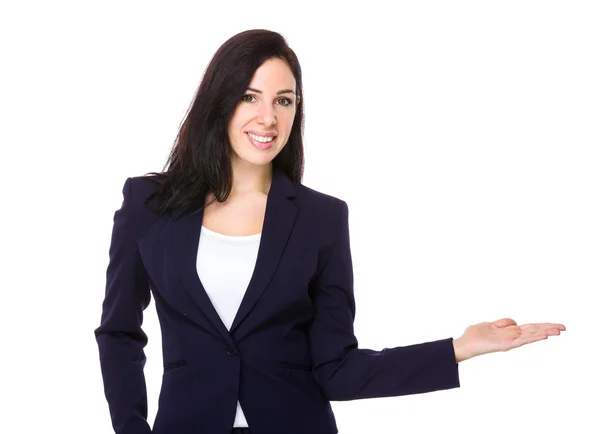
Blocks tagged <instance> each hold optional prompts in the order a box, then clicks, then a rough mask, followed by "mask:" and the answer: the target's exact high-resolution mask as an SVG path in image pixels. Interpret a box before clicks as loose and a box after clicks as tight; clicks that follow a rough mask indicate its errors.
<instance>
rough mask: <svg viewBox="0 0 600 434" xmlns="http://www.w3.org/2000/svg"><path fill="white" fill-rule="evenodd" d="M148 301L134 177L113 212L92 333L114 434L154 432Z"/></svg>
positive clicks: (146, 433) (148, 292) (147, 284)
mask: <svg viewBox="0 0 600 434" xmlns="http://www.w3.org/2000/svg"><path fill="white" fill-rule="evenodd" d="M149 303H150V287H149V281H148V275H147V273H146V270H145V268H144V265H143V264H142V260H141V257H140V254H139V250H138V247H137V241H136V227H135V216H134V205H133V201H132V195H131V178H127V180H126V181H125V185H124V186H123V203H122V205H121V208H120V209H118V210H117V211H116V212H115V215H114V225H113V230H112V238H111V243H110V249H109V264H108V268H107V271H106V292H105V296H104V301H103V303H102V317H101V321H100V326H99V327H98V328H97V329H96V330H94V334H95V336H96V341H97V343H98V349H99V352H100V366H101V369H102V378H103V381H104V394H105V396H106V400H107V401H108V406H109V409H110V417H111V420H112V425H113V428H114V430H115V433H116V434H150V433H151V432H152V430H151V429H150V426H149V424H148V422H147V420H146V419H147V416H148V406H147V395H146V382H145V378H144V365H145V363H146V356H145V354H144V347H145V346H146V344H147V343H148V338H147V336H146V334H145V333H144V332H143V331H142V328H141V326H142V316H143V315H142V313H143V311H144V309H146V307H148V304H149Z"/></svg>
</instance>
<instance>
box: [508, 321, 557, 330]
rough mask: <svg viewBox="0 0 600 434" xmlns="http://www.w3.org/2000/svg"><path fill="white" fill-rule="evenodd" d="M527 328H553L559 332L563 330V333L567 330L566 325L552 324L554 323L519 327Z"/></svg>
mask: <svg viewBox="0 0 600 434" xmlns="http://www.w3.org/2000/svg"><path fill="white" fill-rule="evenodd" d="M526 326H530V327H539V328H553V329H559V330H563V331H564V330H566V329H567V328H566V327H565V325H564V324H558V323H552V322H540V323H531V324H523V325H520V326H519V327H526Z"/></svg>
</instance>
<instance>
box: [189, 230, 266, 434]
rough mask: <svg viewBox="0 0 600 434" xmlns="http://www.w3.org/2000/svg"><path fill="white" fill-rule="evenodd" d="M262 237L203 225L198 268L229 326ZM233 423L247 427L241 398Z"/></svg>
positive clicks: (212, 299)
mask: <svg viewBox="0 0 600 434" xmlns="http://www.w3.org/2000/svg"><path fill="white" fill-rule="evenodd" d="M260 237H261V234H255V235H247V236H231V235H223V234H220V233H217V232H213V231H211V230H210V229H207V228H205V227H204V226H202V230H201V231H200V241H199V243H198V257H197V259H196V270H197V272H198V277H199V278H200V281H201V282H202V286H204V289H205V290H206V293H207V294H208V297H209V298H210V301H211V302H212V304H213V306H214V307H215V310H216V311H217V313H218V314H219V316H220V317H221V320H222V321H223V324H225V327H227V330H229V329H230V328H231V324H233V320H234V319H235V315H236V314H237V311H238V309H239V307H240V304H241V302H242V298H243V297H244V294H245V293H246V288H247V287H248V283H250V278H251V277H252V273H254V267H255V265H256V257H257V256H258V246H259V244H260ZM233 427H234V428H236V427H240V428H242V427H248V422H247V421H246V417H245V416H244V412H243V411H242V407H241V406H240V402H239V401H238V403H237V410H236V413H235V420H234V422H233Z"/></svg>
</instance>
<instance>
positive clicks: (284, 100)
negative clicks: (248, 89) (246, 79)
mask: <svg viewBox="0 0 600 434" xmlns="http://www.w3.org/2000/svg"><path fill="white" fill-rule="evenodd" d="M252 98H254V95H252V94H249V93H247V94H246V95H244V96H243V97H242V101H245V102H252ZM277 101H278V102H279V103H280V104H281V105H282V106H284V107H287V106H289V105H291V104H292V100H291V99H289V98H279V99H278V100H277Z"/></svg>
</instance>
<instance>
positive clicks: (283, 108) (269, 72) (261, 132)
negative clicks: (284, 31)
mask: <svg viewBox="0 0 600 434" xmlns="http://www.w3.org/2000/svg"><path fill="white" fill-rule="evenodd" d="M295 115H296V79H295V78H294V75H293V74H292V71H291V70H290V68H289V66H288V65H287V63H286V62H285V61H283V60H281V59H278V58H276V59H269V60H267V61H265V62H264V63H263V64H262V65H261V66H260V67H259V68H258V69H257V70H256V72H255V73H254V76H253V77H252V80H251V81H250V85H249V87H248V89H247V90H246V94H245V95H244V96H243V98H242V100H241V101H240V103H239V104H238V106H237V108H236V109H235V112H234V114H233V117H232V119H231V121H230V122H229V126H228V134H229V142H230V143H231V147H232V148H233V153H234V155H233V164H234V165H239V164H250V165H257V166H263V165H266V164H269V163H270V162H271V161H272V160H273V158H275V157H276V156H277V154H278V153H279V152H280V151H281V150H282V149H283V147H284V146H285V144H286V143H287V141H288V138H289V136H290V132H291V130H292V124H293V122H294V116H295ZM249 133H251V134H254V135H258V136H259V137H251V136H250V135H249ZM271 136H273V138H272V139H271ZM268 140H270V142H267V141H268Z"/></svg>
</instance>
